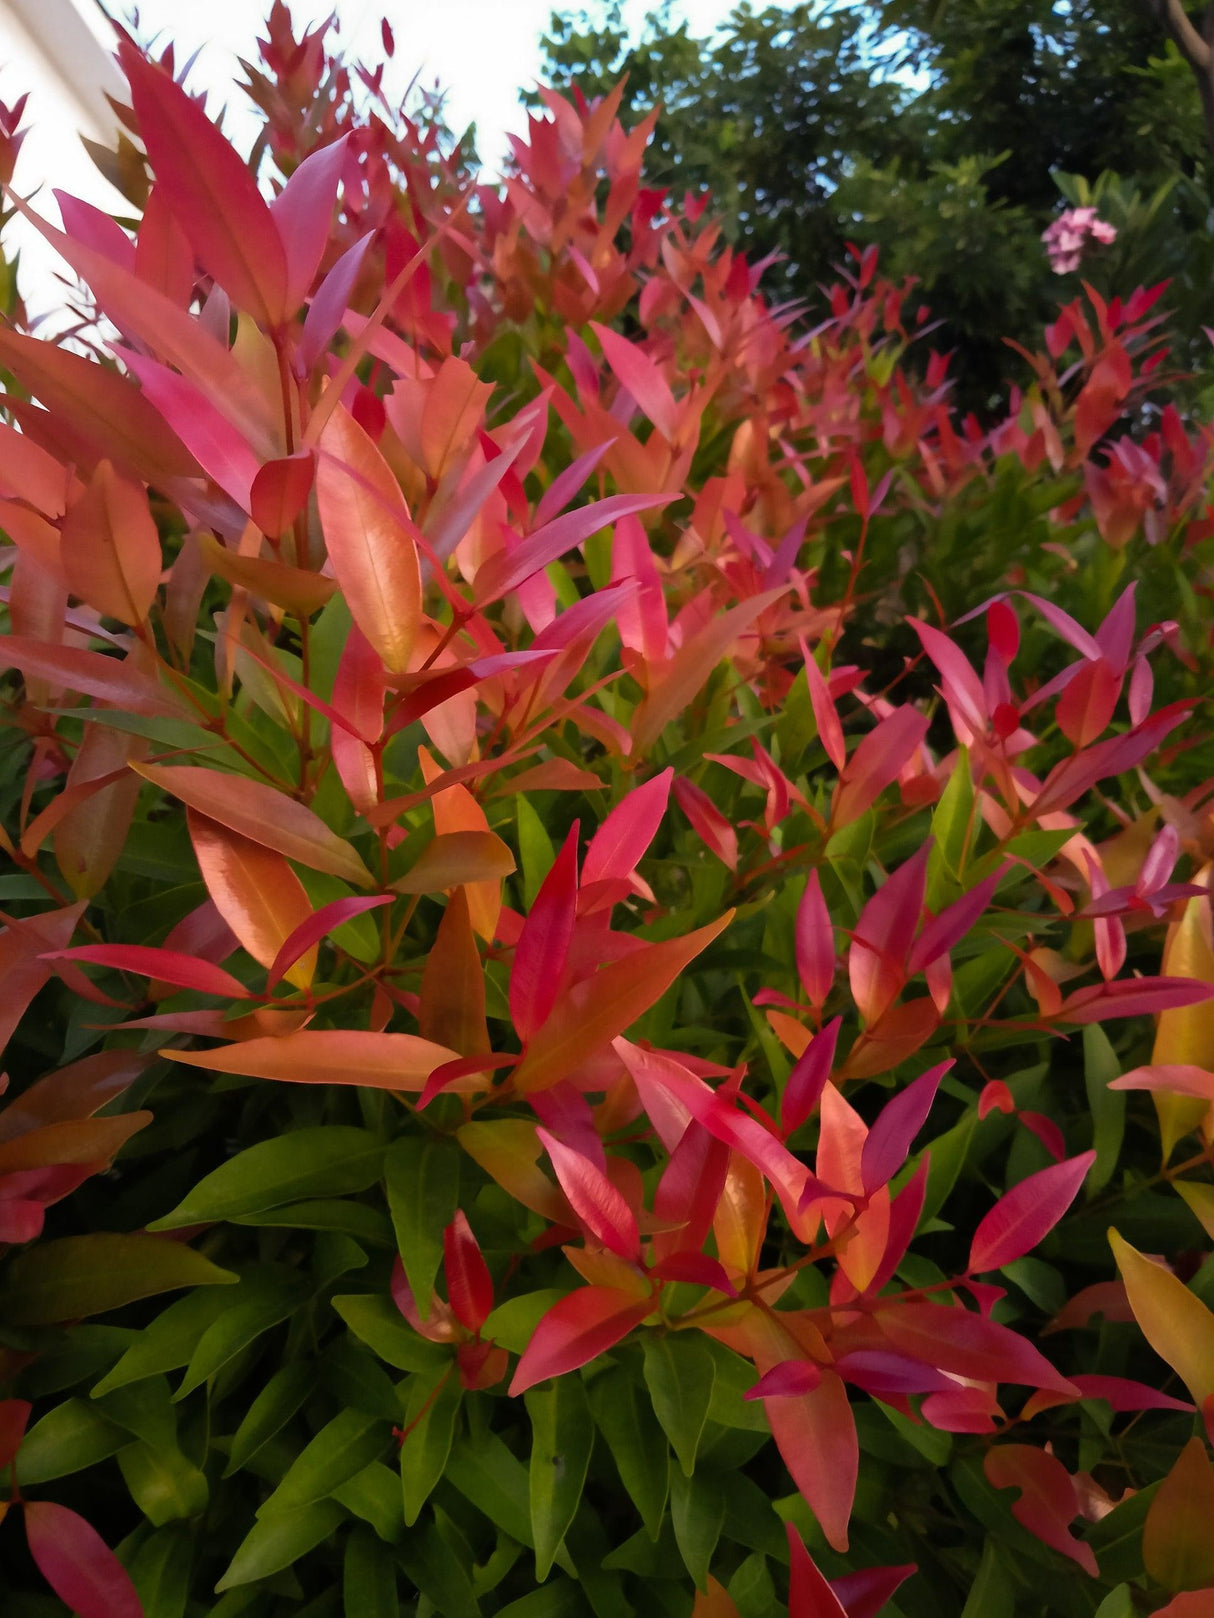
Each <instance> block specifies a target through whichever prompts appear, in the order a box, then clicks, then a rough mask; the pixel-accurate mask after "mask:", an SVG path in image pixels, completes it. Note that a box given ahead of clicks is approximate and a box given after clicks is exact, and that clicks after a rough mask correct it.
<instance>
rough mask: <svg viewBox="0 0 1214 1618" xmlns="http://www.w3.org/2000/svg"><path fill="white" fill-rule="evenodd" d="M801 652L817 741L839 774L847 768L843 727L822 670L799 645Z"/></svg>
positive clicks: (803, 647) (804, 646) (805, 648)
mask: <svg viewBox="0 0 1214 1618" xmlns="http://www.w3.org/2000/svg"><path fill="white" fill-rule="evenodd" d="M801 651H802V654H803V656H804V659H805V679H806V683H807V684H808V686H809V700H810V703H811V704H812V706H813V710H814V721H815V723H816V724H817V727H818V740H819V741H820V742H821V743H822V746H823V747H824V748H825V749H826V756H827V758H828V759H829V760H830V761H831V763H832V764H833V765H834V767H835V769H836V770H838V771H839V773H840V774H842V772H843V771H844V770H845V769H846V768H847V744H846V742H845V741H844V740H843V726H842V725H841V724H840V723H839V714H838V710H837V709H836V707H835V703H834V698H833V697H832V696H831V694H830V687H829V685H828V684H827V683H826V679H825V677H824V675H823V673H822V670H821V669H820V668H819V667H818V665H817V663H816V662H815V660H814V658H813V657H812V656H811V654H810V651H809V648H808V647H807V646H806V645H805V643H804V642H802V643H801Z"/></svg>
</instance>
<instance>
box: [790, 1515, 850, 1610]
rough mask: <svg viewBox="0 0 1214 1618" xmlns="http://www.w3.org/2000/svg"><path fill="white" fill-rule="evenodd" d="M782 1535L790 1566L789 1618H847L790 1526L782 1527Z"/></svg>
mask: <svg viewBox="0 0 1214 1618" xmlns="http://www.w3.org/2000/svg"><path fill="white" fill-rule="evenodd" d="M784 1531H785V1533H786V1534H787V1535H788V1552H789V1558H790V1561H791V1563H792V1568H791V1574H790V1580H789V1592H788V1618H848V1613H847V1610H846V1608H845V1607H844V1606H843V1603H842V1602H841V1601H840V1599H839V1597H838V1596H837V1595H836V1594H835V1592H834V1591H833V1590H832V1589H831V1587H830V1585H829V1584H828V1583H827V1582H826V1580H825V1578H824V1577H823V1576H822V1574H821V1573H820V1572H819V1570H818V1566H817V1563H816V1562H815V1561H814V1559H813V1557H812V1556H811V1555H810V1554H809V1552H808V1551H807V1550H806V1549H805V1545H804V1542H803V1541H802V1539H801V1536H800V1534H798V1533H797V1530H796V1529H795V1528H794V1527H793V1525H792V1524H791V1523H790V1522H788V1523H785V1524H784Z"/></svg>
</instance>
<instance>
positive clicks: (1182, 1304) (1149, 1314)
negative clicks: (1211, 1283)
mask: <svg viewBox="0 0 1214 1618" xmlns="http://www.w3.org/2000/svg"><path fill="white" fill-rule="evenodd" d="M1109 1243H1110V1245H1111V1246H1112V1249H1113V1256H1114V1258H1115V1259H1116V1260H1117V1268H1118V1269H1119V1270H1120V1271H1121V1278H1122V1280H1123V1281H1124V1282H1125V1290H1126V1297H1127V1298H1128V1299H1129V1300H1130V1308H1131V1309H1132V1310H1133V1311H1134V1318H1135V1320H1137V1322H1138V1325H1139V1327H1140V1329H1141V1331H1142V1335H1143V1336H1144V1337H1145V1338H1146V1340H1147V1342H1148V1343H1150V1345H1151V1347H1152V1348H1153V1349H1154V1350H1155V1352H1156V1353H1157V1354H1158V1355H1159V1357H1160V1359H1162V1360H1166V1361H1167V1363H1168V1364H1169V1365H1170V1366H1171V1367H1172V1369H1173V1370H1174V1371H1175V1372H1176V1374H1177V1376H1179V1377H1180V1379H1181V1381H1182V1382H1183V1383H1184V1384H1185V1386H1186V1387H1187V1388H1188V1390H1189V1392H1190V1393H1191V1394H1192V1395H1193V1399H1194V1402H1195V1403H1196V1404H1197V1405H1198V1406H1199V1407H1200V1406H1201V1405H1202V1404H1204V1403H1205V1401H1206V1399H1207V1398H1209V1396H1210V1395H1211V1394H1212V1393H1214V1315H1212V1314H1211V1313H1210V1311H1209V1310H1208V1309H1207V1308H1206V1306H1205V1304H1204V1303H1202V1301H1201V1299H1200V1298H1199V1297H1198V1296H1197V1294H1196V1293H1194V1292H1190V1291H1189V1289H1188V1287H1187V1286H1185V1284H1184V1282H1183V1281H1181V1280H1180V1279H1179V1277H1177V1276H1175V1275H1173V1274H1172V1272H1171V1271H1170V1270H1165V1269H1164V1267H1163V1265H1162V1264H1156V1263H1155V1262H1154V1261H1153V1260H1151V1259H1149V1258H1144V1257H1143V1255H1142V1254H1141V1253H1140V1252H1138V1250H1137V1249H1136V1248H1133V1247H1131V1246H1130V1244H1129V1242H1127V1241H1123V1240H1122V1238H1121V1237H1120V1236H1119V1235H1118V1233H1117V1232H1116V1231H1115V1230H1110V1231H1109Z"/></svg>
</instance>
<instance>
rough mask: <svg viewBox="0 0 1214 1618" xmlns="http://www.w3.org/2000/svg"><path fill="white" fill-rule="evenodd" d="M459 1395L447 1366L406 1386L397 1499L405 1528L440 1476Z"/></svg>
mask: <svg viewBox="0 0 1214 1618" xmlns="http://www.w3.org/2000/svg"><path fill="white" fill-rule="evenodd" d="M461 1394H462V1390H461V1388H460V1385H459V1378H458V1377H457V1376H456V1375H455V1368H454V1366H453V1365H451V1364H448V1365H447V1366H446V1367H445V1369H443V1370H442V1371H440V1372H438V1374H437V1375H434V1376H426V1377H415V1378H414V1379H413V1382H412V1383H411V1385H410V1387H409V1396H408V1399H407V1401H406V1403H405V1419H404V1422H403V1428H404V1431H405V1433H406V1434H407V1436H406V1438H405V1439H404V1441H403V1442H402V1444H401V1446H400V1484H401V1497H402V1499H403V1501H404V1507H405V1526H406V1527H407V1528H412V1527H413V1524H414V1523H415V1522H416V1521H417V1519H418V1517H419V1516H420V1515H421V1509H422V1507H423V1506H424V1505H425V1503H426V1501H427V1500H428V1499H429V1497H430V1492H431V1490H432V1489H433V1488H434V1485H435V1484H436V1483H437V1482H438V1480H439V1478H441V1477H442V1475H443V1468H444V1467H445V1466H446V1464H447V1456H448V1455H449V1454H450V1453H451V1440H452V1438H453V1437H454V1434H455V1417H456V1414H457V1412H458V1411H459V1407H460V1398H461ZM414 1423H416V1426H415V1425H414Z"/></svg>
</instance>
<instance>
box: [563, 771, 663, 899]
mask: <svg viewBox="0 0 1214 1618" xmlns="http://www.w3.org/2000/svg"><path fill="white" fill-rule="evenodd" d="M673 779H674V770H673V769H665V770H663V771H662V772H661V774H660V775H655V776H654V777H653V778H652V779H651V780H649V781H646V782H645V783H644V785H643V786H639V787H634V788H633V789H632V791H631V792H628V793H626V794H625V795H624V797H623V798H621V799H620V801H619V803H617V804H616V806H615V808H614V809H613V810H612V811H611V813H610V814H609V815H608V816H607V818H606V820H605V821H604V822H603V824H602V825H601V826H600V827H599V829H598V831H596V832H595V834H594V836H593V837H592V838H591V839H590V846H589V848H587V850H586V858H585V860H584V861H583V864H582V886H583V887H586V886H588V885H589V884H590V883H591V882H602V881H605V880H607V879H608V878H610V877H616V878H619V879H621V880H624V881H627V879H628V878H629V877H630V876H631V875H632V873H633V872H634V871H635V870H636V868H637V866H638V864H639V863H640V861H641V858H642V856H643V855H644V853H645V850H646V849H647V848H648V847H649V845H650V843H651V842H652V841H653V839H654V837H655V836H656V835H657V830H658V827H659V826H660V825H661V824H662V816H663V815H664V814H665V813H666V805H667V803H668V802H669V800H670V783H671V781H672V780H673Z"/></svg>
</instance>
